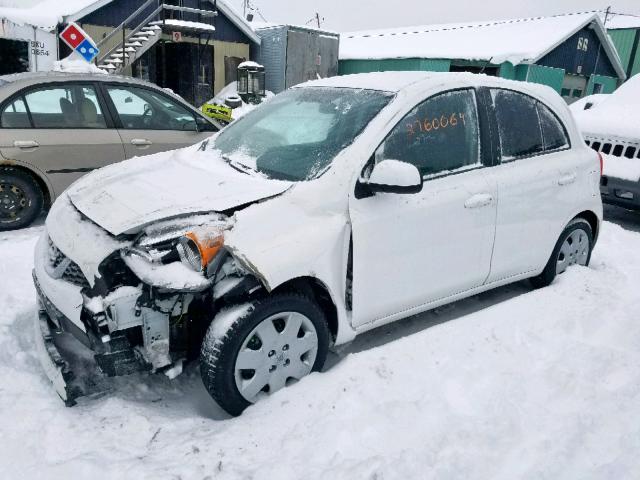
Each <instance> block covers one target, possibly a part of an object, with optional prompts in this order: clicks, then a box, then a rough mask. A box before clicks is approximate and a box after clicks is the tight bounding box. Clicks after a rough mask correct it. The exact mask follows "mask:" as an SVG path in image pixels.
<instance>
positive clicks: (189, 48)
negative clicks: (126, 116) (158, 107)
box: [0, 0, 260, 105]
mask: <svg viewBox="0 0 640 480" xmlns="http://www.w3.org/2000/svg"><path fill="white" fill-rule="evenodd" d="M0 20H1V22H2V27H3V30H0V52H3V58H4V56H9V57H12V58H13V59H14V60H15V61H14V62H12V64H11V66H10V67H6V68H4V70H1V73H3V74H6V73H16V72H20V71H29V70H31V71H37V70H50V69H51V65H50V64H47V63H46V62H44V61H43V60H42V57H43V56H44V57H45V58H50V60H51V61H55V60H58V59H62V58H65V57H66V56H67V55H69V54H70V53H71V51H70V50H69V49H68V47H67V46H66V45H64V43H63V42H61V41H59V40H58V39H57V37H58V33H59V32H60V31H61V30H62V29H63V28H64V27H65V25H66V24H68V23H69V22H76V23H77V24H79V25H80V26H81V27H82V28H83V30H84V31H85V32H87V33H88V34H89V35H90V36H91V37H92V39H93V40H94V42H95V43H96V44H97V46H98V48H99V49H100V54H99V56H98V58H97V64H98V66H100V67H101V68H103V69H104V70H107V71H108V72H112V73H119V74H124V75H132V76H135V77H138V78H143V79H145V80H149V81H151V82H153V83H156V84H158V85H160V86H162V87H166V88H170V89H172V90H173V91H174V92H176V93H178V94H179V95H181V96H182V97H183V98H185V99H186V100H187V101H189V102H191V103H193V104H196V105H200V104H201V103H204V102H205V101H206V100H208V99H209V98H211V97H212V96H213V95H214V94H215V93H217V92H218V91H220V90H221V89H222V88H223V87H224V86H225V85H227V84H229V83H231V82H233V81H235V80H236V76H237V66H238V65H239V64H240V63H241V62H243V61H245V60H248V59H249V55H250V47H251V45H252V44H256V45H259V44H260V37H259V36H258V35H257V34H256V33H255V32H254V30H253V29H252V28H251V26H250V25H249V24H248V22H247V21H246V20H245V19H244V18H242V16H241V15H239V14H238V13H236V12H235V10H234V9H233V8H232V7H231V6H230V5H229V3H228V2H227V1H225V0H166V1H162V0H64V1H62V0H42V1H41V2H39V3H37V4H36V5H34V6H33V7H29V8H9V7H0ZM5 25H7V27H5ZM19 29H20V30H21V32H26V33H20V34H18V33H16V32H18V30H19ZM5 31H6V32H7V34H6V35H1V34H2V33H3V32H5ZM34 31H35V32H37V35H39V36H36V37H34V36H33V35H34V33H33V32H34ZM41 37H46V38H47V42H46V48H45V47H44V44H43V42H42V41H41V40H39V39H40V38H41ZM25 38H26V43H25ZM33 41H39V42H41V43H35V44H34V43H32V42H33ZM10 42H14V43H11V45H10ZM15 42H18V43H15ZM9 46H11V50H8V49H6V48H5V47H9ZM34 48H38V49H41V50H46V51H47V54H46V55H37V56H36V55H34V54H32V52H33V49H34ZM35 57H37V58H35ZM1 63H3V62H0V64H1ZM0 68H2V67H1V66H0ZM8 70H12V71H8Z"/></svg>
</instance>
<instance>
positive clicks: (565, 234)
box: [530, 218, 593, 288]
mask: <svg viewBox="0 0 640 480" xmlns="http://www.w3.org/2000/svg"><path fill="white" fill-rule="evenodd" d="M580 242H586V243H585V244H584V245H583V244H581V243H580ZM592 250H593V230H592V229H591V225H590V224H589V222H587V221H586V220H585V219H583V218H576V219H574V220H572V221H571V222H570V223H569V225H567V226H566V227H565V229H564V230H563V231H562V234H561V235H560V238H559V239H558V241H557V243H556V245H555V247H554V249H553V253H552V254H551V257H550V258H549V261H548V262H547V264H546V265H545V267H544V270H543V271H542V273H541V274H540V275H537V276H535V277H533V278H531V279H530V280H531V283H532V284H533V286H534V287H535V288H542V287H546V286H548V285H550V284H551V283H552V282H553V280H554V279H555V278H556V276H557V275H558V274H560V273H562V272H563V271H564V269H566V268H568V267H570V266H572V265H575V264H579V265H584V266H588V265H589V262H590V261H591V252H592ZM561 263H564V269H562V268H560V265H561Z"/></svg>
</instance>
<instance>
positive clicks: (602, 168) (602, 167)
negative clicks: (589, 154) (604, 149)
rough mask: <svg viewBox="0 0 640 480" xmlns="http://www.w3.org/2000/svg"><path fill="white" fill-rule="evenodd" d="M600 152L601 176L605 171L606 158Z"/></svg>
mask: <svg viewBox="0 0 640 480" xmlns="http://www.w3.org/2000/svg"><path fill="white" fill-rule="evenodd" d="M597 153H598V158H600V176H602V173H603V171H604V160H603V158H602V154H601V153H600V152H597Z"/></svg>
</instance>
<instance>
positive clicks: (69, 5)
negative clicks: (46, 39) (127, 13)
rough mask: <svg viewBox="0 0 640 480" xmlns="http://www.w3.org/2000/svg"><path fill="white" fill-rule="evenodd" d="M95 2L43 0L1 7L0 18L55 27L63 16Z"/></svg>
mask: <svg viewBox="0 0 640 480" xmlns="http://www.w3.org/2000/svg"><path fill="white" fill-rule="evenodd" d="M93 3H95V0H42V1H41V2H38V3H37V4H36V5H33V6H31V7H27V8H17V7H0V18H6V19H8V20H10V21H12V22H13V23H17V24H21V25H23V24H29V25H35V26H36V27H40V28H44V29H48V30H50V29H53V28H54V27H55V26H56V25H57V24H58V23H61V22H62V21H63V18H64V17H66V16H68V15H73V14H74V13H77V12H79V11H80V10H82V9H84V8H86V7H88V6H89V5H92V4H93Z"/></svg>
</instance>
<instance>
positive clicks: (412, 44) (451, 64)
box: [339, 12, 626, 103]
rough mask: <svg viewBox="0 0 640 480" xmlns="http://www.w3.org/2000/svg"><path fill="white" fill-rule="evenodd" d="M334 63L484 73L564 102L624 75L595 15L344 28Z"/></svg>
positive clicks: (345, 67)
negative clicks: (534, 86) (541, 89)
mask: <svg viewBox="0 0 640 480" xmlns="http://www.w3.org/2000/svg"><path fill="white" fill-rule="evenodd" d="M339 68H340V74H342V75H344V74H350V73H361V72H371V71H385V70H431V71H454V72H455V71H470V72H476V73H480V72H482V73H485V74H488V75H496V76H501V77H505V78H509V79H515V80H523V81H529V82H535V83H542V84H546V85H549V86H550V87H552V88H554V89H555V90H556V91H557V92H558V93H560V94H561V95H562V96H563V97H564V98H565V99H566V100H567V101H568V102H569V103H570V102H572V101H574V100H576V99H578V98H581V97H583V96H585V95H589V94H592V93H609V92H612V91H613V90H615V89H616V88H617V86H618V85H619V84H620V83H621V82H623V81H624V80H625V78H626V72H625V69H624V67H623V65H622V63H621V61H620V57H619V55H618V52H617V51H616V47H615V46H614V44H613V42H612V40H611V38H610V37H609V35H607V32H606V30H605V27H604V25H603V22H602V20H601V18H600V15H599V14H598V13H596V12H591V13H580V14H567V15H557V16H551V17H535V18H523V19H514V20H500V21H490V22H475V23H456V24H441V25H425V26H419V27H404V28H394V29H385V30H372V31H360V32H352V33H347V34H343V35H341V37H340V67H339Z"/></svg>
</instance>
